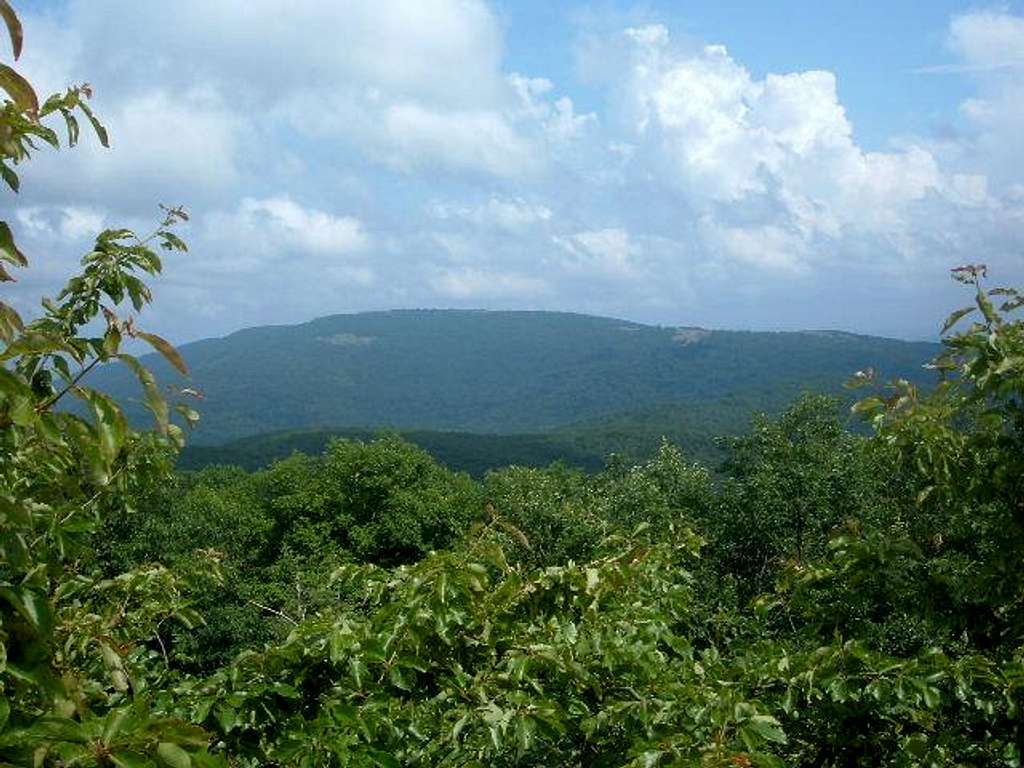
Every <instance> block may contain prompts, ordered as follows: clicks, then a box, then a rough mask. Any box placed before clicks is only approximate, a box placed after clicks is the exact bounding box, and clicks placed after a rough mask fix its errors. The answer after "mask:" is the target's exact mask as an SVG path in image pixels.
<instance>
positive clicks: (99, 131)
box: [78, 101, 110, 147]
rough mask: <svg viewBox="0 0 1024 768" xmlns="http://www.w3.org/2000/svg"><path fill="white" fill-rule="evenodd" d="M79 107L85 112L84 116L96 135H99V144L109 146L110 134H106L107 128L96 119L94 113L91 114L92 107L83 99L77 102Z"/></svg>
mask: <svg viewBox="0 0 1024 768" xmlns="http://www.w3.org/2000/svg"><path fill="white" fill-rule="evenodd" d="M78 106H79V108H81V110H82V111H83V112H84V113H85V116H86V117H87V118H89V122H90V123H92V129H93V130H94V131H96V136H97V137H99V140H100V144H102V145H103V146H104V147H109V146H110V136H109V135H108V134H107V129H106V128H104V127H103V124H102V123H101V122H100V121H99V120H97V119H96V115H94V114H93V112H92V109H90V108H89V105H88V104H86V103H85V102H84V101H81V102H79V103H78Z"/></svg>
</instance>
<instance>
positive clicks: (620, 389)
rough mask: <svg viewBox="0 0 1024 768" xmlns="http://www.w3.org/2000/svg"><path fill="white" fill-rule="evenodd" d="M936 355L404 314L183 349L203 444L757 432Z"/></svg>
mask: <svg viewBox="0 0 1024 768" xmlns="http://www.w3.org/2000/svg"><path fill="white" fill-rule="evenodd" d="M936 349H937V347H936V346H935V345H932V344H928V343H922V342H906V341H897V340H892V339H883V338H876V337H868V336H858V335H853V334H848V333H842V332H832V331H818V332H778V333H766V332H746V331H707V330H704V329H698V328H672V327H657V326H648V325H642V324H639V323H633V322H627V321H622V320H616V319H612V318H606V317H593V316H588V315H580V314H567V313H554V312H505V311H473V310H396V311H388V312H368V313H361V314H350V315H333V316H329V317H323V318H319V319H317V320H313V321H311V322H308V323H303V324H300V325H291V326H268V327H259V328H249V329H246V330H243V331H239V332H237V333H233V334H231V335H230V336H226V337H224V338H218V339H208V340H204V341H198V342H194V343H190V344H185V345H183V346H182V347H181V348H180V352H181V354H182V355H183V356H184V358H185V359H186V361H187V362H188V364H189V365H190V367H191V369H192V375H191V382H190V383H191V385H192V386H195V387H197V388H199V389H200V390H202V391H203V393H204V395H205V399H204V401H203V402H202V403H201V406H200V410H201V412H202V419H203V420H202V424H201V425H200V427H199V428H198V429H197V430H196V432H195V433H194V436H193V440H192V442H193V443H195V444H197V445H213V444H218V443H223V442H226V441H230V440H235V439H238V438H243V437H246V436H250V435H256V434H259V433H263V432H271V431H275V430H305V429H315V428H321V429H323V428H340V427H365V428H374V429H376V428H381V427H387V428H401V429H405V430H410V429H417V430H444V431H464V432H477V433H502V434H509V433H535V432H544V431H548V430H553V429H557V428H560V427H566V426H567V425H578V424H593V423H595V422H608V420H609V419H612V420H614V417H615V416H616V415H617V414H621V413H624V412H640V413H644V414H648V416H645V417H643V418H650V414H652V413H657V410H658V409H659V408H662V409H664V408H672V407H676V406H682V407H684V408H685V407H689V408H690V412H691V413H694V414H697V413H700V412H701V411H706V410H707V408H708V407H711V408H712V410H713V406H709V405H708V403H716V402H719V403H720V402H732V403H733V404H734V405H733V407H734V409H739V410H742V411H743V414H742V418H743V420H744V422H745V420H746V418H747V415H748V414H749V412H750V411H751V410H756V409H757V408H758V407H759V404H760V403H763V402H769V401H770V402H771V403H772V404H773V405H775V404H778V402H779V401H780V399H781V400H784V399H789V398H791V397H793V396H795V395H796V394H797V393H798V392H799V391H800V390H801V389H814V390H818V391H838V390H839V389H840V388H841V385H842V383H843V382H844V381H845V380H846V379H847V378H848V377H849V376H850V374H851V373H853V372H854V371H856V370H858V369H862V368H865V367H867V366H872V367H874V368H875V369H876V370H878V371H880V372H881V373H882V374H883V375H884V376H886V377H890V376H904V377H909V378H913V379H918V380H928V379H929V378H930V377H929V375H927V373H926V372H925V371H923V370H922V368H921V366H922V364H923V363H925V362H927V361H928V360H929V359H930V358H931V357H932V355H933V354H934V352H935V351H936ZM145 362H146V364H147V365H150V366H151V367H152V368H153V369H154V370H155V372H156V374H157V376H158V378H159V379H160V381H161V382H171V381H175V380H180V377H177V376H176V375H174V374H173V372H172V370H171V369H170V367H169V366H168V365H166V363H164V362H163V360H158V359H156V358H155V357H150V358H148V359H146V360H145ZM94 381H95V383H96V384H97V385H98V386H100V387H102V388H105V389H107V390H109V391H111V392H113V393H114V394H115V395H117V396H119V397H137V394H138V393H137V390H136V386H135V384H134V381H133V380H132V378H131V376H130V375H129V373H128V372H127V371H126V370H124V369H118V368H109V369H105V370H103V371H99V372H98V375H97V376H96V378H95V380H94ZM701 403H703V404H704V405H699V404H701ZM140 412H141V411H140ZM706 415H707V414H705V416H706ZM702 418H703V417H702ZM711 420H712V421H713V419H711ZM608 423H610V422H608Z"/></svg>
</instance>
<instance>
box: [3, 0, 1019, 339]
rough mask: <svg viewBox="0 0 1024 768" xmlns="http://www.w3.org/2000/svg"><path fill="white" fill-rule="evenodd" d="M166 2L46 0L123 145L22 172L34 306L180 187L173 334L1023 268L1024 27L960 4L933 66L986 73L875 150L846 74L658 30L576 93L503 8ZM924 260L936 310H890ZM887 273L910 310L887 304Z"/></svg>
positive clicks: (697, 309) (766, 310) (748, 311)
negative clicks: (759, 59)
mask: <svg viewBox="0 0 1024 768" xmlns="http://www.w3.org/2000/svg"><path fill="white" fill-rule="evenodd" d="M158 10H159V11H160V12H163V13H170V12H169V11H166V10H165V9H163V6H159V8H158V4H156V3H150V2H143V3H139V2H138V1H137V0H133V1H132V2H129V0H57V2H56V4H55V5H54V6H53V7H52V8H50V9H49V10H47V11H46V12H39V13H35V14H31V13H30V14H26V17H25V21H26V33H27V34H26V40H27V43H26V57H25V61H24V65H25V69H26V71H27V72H28V73H29V74H30V75H31V76H32V77H33V78H34V79H38V80H39V81H40V82H41V83H43V84H44V86H45V87H47V88H57V87H60V86H62V85H64V84H66V83H70V82H76V81H80V80H81V79H83V78H88V79H89V80H90V81H92V82H94V83H95V85H96V88H97V98H96V107H97V110H98V112H99V113H100V115H101V116H102V117H103V119H104V120H105V122H107V123H108V125H109V127H110V129H111V135H112V143H113V148H112V149H111V150H109V151H107V150H103V149H101V148H99V147H97V146H96V143H95V142H92V141H90V140H88V139H86V138H85V137H83V141H82V145H81V146H79V147H78V148H76V149H75V150H74V151H73V152H72V153H70V154H65V153H62V154H60V155H59V156H57V155H52V154H46V155H45V156H44V155H40V157H39V158H38V159H37V160H34V161H33V162H32V163H31V164H29V165H28V166H27V167H26V169H25V171H24V178H23V188H24V192H23V193H22V197H21V200H20V203H19V206H18V208H17V209H16V214H15V216H16V223H17V224H18V226H19V227H20V229H21V231H22V234H23V236H24V238H25V242H26V245H27V246H29V247H31V248H33V249H34V250H36V251H37V252H48V253H49V252H52V253H54V254H55V256H54V258H53V259H52V260H49V261H47V262H46V266H45V267H44V268H43V269H41V270H40V271H39V272H38V273H34V274H37V275H39V276H40V277H38V278H37V277H30V278H29V279H28V280H27V281H25V282H22V283H20V284H19V285H18V286H15V287H14V291H15V292H16V293H17V292H21V294H18V295H16V296H15V299H14V300H15V301H16V302H18V301H22V302H23V301H24V299H23V298H19V296H28V295H29V294H30V292H35V291H37V290H38V291H39V292H45V291H43V290H42V289H44V288H45V289H46V290H50V285H51V283H56V280H57V276H58V275H62V274H66V271H67V269H68V268H70V265H73V263H74V260H75V257H76V255H77V254H76V249H80V247H81V246H82V245H83V244H84V243H85V242H86V241H87V240H88V238H89V236H90V234H94V233H92V232H91V230H93V229H98V228H100V227H102V226H106V225H111V224H118V225H120V224H128V225H129V226H136V227H138V228H139V229H144V228H145V226H146V222H147V221H148V220H149V219H150V218H152V213H154V212H155V207H156V203H158V202H167V203H185V204H187V205H189V206H190V207H191V209H192V212H193V214H194V216H193V223H192V226H191V229H190V230H189V231H188V233H187V234H188V239H189V242H190V246H191V248H190V254H189V256H188V257H187V261H185V262H184V263H183V266H181V267H177V266H175V265H174V264H171V265H169V277H168V280H167V282H166V283H165V284H164V286H163V287H161V288H160V289H158V291H157V295H158V302H161V301H162V300H161V299H160V298H159V297H163V296H166V297H167V301H166V303H158V306H157V308H156V315H155V317H156V319H157V320H158V321H159V322H165V323H166V324H167V326H166V328H165V329H164V330H165V332H166V333H168V334H169V335H172V336H176V337H178V338H188V337H192V336H196V335H209V334H210V333H213V332H221V331H224V330H230V329H233V328H235V327H239V326H243V325H251V324H256V323H261V322H288V321H299V320H303V319H306V318H308V317H310V316H313V315H320V314H327V313H330V312H337V311H348V310H360V309H375V308H387V307H392V306H409V305H414V306H426V305H431V304H437V303H442V304H445V303H449V302H454V303H457V304H459V305H464V306H471V305H485V306H540V305H543V306H546V307H550V308H564V309H573V310H580V311H591V312H598V313H605V314H617V315H620V316H626V317H633V318H635V319H639V320H643V319H647V320H653V321H659V322H677V321H678V322H687V323H695V324H708V325H714V324H721V325H735V324H737V323H739V324H743V323H750V324H759V325H762V326H765V325H771V326H788V327H793V326H794V325H800V324H814V325H821V324H833V325H844V324H848V321H849V322H854V323H856V324H857V325H855V327H857V328H861V329H868V330H874V331H882V332H886V331H888V332H890V333H892V332H896V333H899V332H906V333H910V332H913V333H915V334H918V335H920V334H922V333H924V332H925V331H923V330H921V329H922V328H926V326H925V323H927V322H929V321H930V319H931V318H932V317H933V316H934V315H938V314H940V313H941V309H942V307H944V305H945V301H944V300H943V299H942V298H941V296H940V294H941V291H940V290H939V289H938V288H935V284H936V283H937V282H940V281H941V280H942V279H943V270H944V268H945V267H946V266H948V265H949V264H950V263H955V262H960V261H968V260H977V259H978V258H981V257H982V256H981V254H984V258H988V259H990V260H993V259H995V260H1001V263H1002V264H1003V265H1004V266H1005V268H1006V269H1008V270H1009V271H1010V273H1011V275H1010V276H1011V277H1013V276H1015V275H1020V276H1022V277H1024V264H1022V263H1021V258H1020V255H1019V254H1020V251H1021V248H1020V245H1021V243H1022V242H1024V191H1022V190H1024V158H1022V156H1021V153H1022V149H1021V146H1022V145H1021V142H1020V141H1019V137H1020V135H1021V133H1022V132H1024V106H1022V105H1024V68H1022V64H1021V60H1022V55H1024V19H1022V18H1021V17H1019V16H1014V15H1012V14H1009V13H1005V12H1000V11H987V12H978V13H969V14H962V15H959V16H956V17H954V18H952V19H951V20H950V24H949V28H948V30H947V35H948V40H947V46H946V50H947V52H948V54H949V55H950V56H951V57H953V61H952V62H951V63H949V64H945V65H942V66H941V67H938V68H932V69H933V70H935V71H939V70H941V71H942V72H946V73H947V76H954V77H966V78H967V79H968V82H969V84H970V88H971V95H970V97H969V98H967V99H965V100H964V101H963V103H962V104H961V105H960V108H959V111H958V114H957V115H955V116H950V118H951V119H953V120H954V122H955V124H956V125H955V128H956V130H955V131H954V132H953V133H952V134H951V135H948V136H945V137H944V138H943V139H942V140H941V141H940V140H938V139H936V138H935V137H934V136H931V135H929V132H928V130H927V128H928V126H926V125H923V126H922V128H921V131H920V134H921V135H919V136H909V135H905V136H901V137H900V138H899V140H898V141H897V140H893V141H891V142H889V143H887V144H885V143H883V144H880V145H874V146H871V147H870V148H869V147H865V146H863V145H862V144H861V143H859V141H858V137H857V134H856V133H855V131H854V128H853V121H852V119H851V117H850V115H849V114H848V112H847V109H846V107H845V106H844V104H843V102H842V101H841V99H840V93H841V89H840V87H839V83H838V82H837V74H836V73H834V72H831V71H827V70H824V69H808V70H806V71H796V72H784V71H769V72H767V73H762V72H761V71H758V72H756V73H755V71H754V70H752V69H751V68H750V67H749V66H748V65H747V63H745V62H744V61H742V60H740V59H739V58H738V57H737V56H735V55H733V54H732V53H730V50H729V48H727V47H726V45H723V44H722V42H723V41H719V40H710V41H695V40H693V39H690V38H683V37H682V36H680V35H679V34H678V33H676V32H675V31H674V30H669V28H668V27H666V26H664V25H661V24H646V25H638V26H636V25H635V26H627V25H619V26H618V27H617V28H616V29H615V30H614V32H611V33H609V34H608V35H604V36H591V37H589V38H588V41H587V56H588V57H589V59H588V60H589V61H590V64H589V66H590V68H591V69H592V70H593V71H594V72H598V71H599V76H598V77H596V78H594V79H591V80H589V81H588V82H586V83H582V82H580V81H579V80H577V81H576V82H573V81H572V80H569V81H566V82H558V83H556V82H555V81H554V80H553V79H552V78H551V72H545V71H533V72H523V71H521V68H522V58H521V57H517V58H516V68H515V69H513V68H512V67H511V66H509V64H508V62H509V61H510V60H511V57H508V56H506V52H505V40H504V32H503V25H505V24H507V23H508V21H507V14H502V15H501V16H499V14H498V13H496V11H495V9H494V7H492V4H491V3H489V2H487V1H486V0H393V1H392V2H388V3H378V2H372V1H371V0H352V2H347V3H343V4H330V3H323V2H319V1H318V0H293V2H290V3H289V4H288V7H287V9H286V10H285V11H282V10H281V6H280V4H279V3H274V2H271V0H223V2H217V3H209V2H206V1H205V0H182V1H181V2H179V3H176V4H175V6H174V10H173V19H171V17H170V16H168V17H167V19H166V20H165V23H156V24H154V18H158V17H157V16H156V15H155V14H156V12H157V11H158ZM99 39H103V40H116V41H117V44H116V45H108V46H102V47H97V46H96V45H94V44H93V41H95V40H99ZM724 42H725V43H728V42H729V41H728V40H726V41H724ZM565 45H566V47H569V46H570V45H571V43H570V40H569V39H568V38H567V39H566V42H565ZM540 61H543V59H540ZM769 70H770V67H769ZM951 73H955V74H951ZM580 105H586V106H585V107H581V106H580ZM1014 270H1016V271H1014ZM30 271H31V270H30ZM923 274H928V275H934V277H935V282H933V283H930V284H929V288H928V290H927V292H926V295H925V297H924V298H923V299H922V300H921V301H920V302H919V304H918V305H915V306H916V309H914V310H913V311H914V312H915V313H916V314H915V319H914V320H913V321H912V323H911V324H910V325H907V324H904V325H899V326H892V325H891V324H892V323H896V322H903V321H902V320H900V319H899V318H900V317H901V314H900V313H901V312H903V311H904V310H902V309H901V307H903V306H904V304H903V303H901V302H902V299H903V298H905V296H906V295H910V294H911V293H912V288H914V286H915V281H916V280H918V279H919V276H920V275H923ZM879 276H883V277H884V281H885V290H886V291H888V293H887V294H886V295H888V296H895V295H896V294H897V293H898V294H899V295H900V297H901V301H896V300H895V299H893V300H892V302H891V309H890V310H887V311H882V310H881V309H878V308H877V307H880V306H882V303H881V302H880V301H876V300H875V298H874V296H873V293H872V292H873V291H878V290H879V288H878V286H879V279H878V278H879ZM47 281H50V282H47ZM815 293H817V294H820V295H822V296H828V297H830V299H829V300H827V301H825V300H823V301H824V306H823V305H822V302H808V301H805V300H804V297H805V296H807V295H813V294H815ZM33 295H37V294H33ZM752 296H757V297H759V298H758V301H757V302H753V301H749V298H750V297H752ZM736 297H742V301H741V303H742V311H737V310H736V308H735V307H736V301H735V300H736ZM854 297H860V298H861V299H862V300H864V299H865V297H867V298H868V300H870V301H871V302H874V304H873V305H872V306H875V307H876V309H875V310H873V311H872V313H871V317H870V318H868V319H867V320H864V319H861V318H858V317H856V316H854V315H852V314H850V313H847V314H843V313H842V312H841V311H839V309H838V308H839V307H841V306H842V305H843V304H844V303H856V302H855V301H853V299H854ZM182 304H184V305H187V306H192V305H193V304H194V305H195V306H196V307H197V309H196V310H195V311H194V312H188V313H181V312H180V309H179V310H178V311H177V312H176V311H175V308H180V307H181V306H182ZM932 304H936V305H937V306H938V307H939V309H937V310H934V311H933V310H931V309H925V308H924V307H925V305H928V307H931V305H932ZM19 306H21V304H19ZM815 313H818V314H815ZM819 315H820V317H819ZM804 318H810V320H808V321H806V322H805V321H804ZM917 318H924V319H917ZM910 328H913V330H912V331H910V330H907V329H910ZM927 328H929V329H930V328H931V326H930V325H929V326H927Z"/></svg>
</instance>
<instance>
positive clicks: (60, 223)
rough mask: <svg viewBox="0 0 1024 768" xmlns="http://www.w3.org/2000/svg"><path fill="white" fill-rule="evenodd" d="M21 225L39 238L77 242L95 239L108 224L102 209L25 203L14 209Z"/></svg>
mask: <svg viewBox="0 0 1024 768" xmlns="http://www.w3.org/2000/svg"><path fill="white" fill-rule="evenodd" d="M15 218H16V219H17V222H18V225H19V226H21V227H23V228H24V229H25V230H27V231H28V233H29V234H31V235H32V236H36V237H47V238H60V239H63V240H69V241H73V242H78V241H82V240H92V239H94V238H95V237H96V236H97V235H98V234H99V233H100V232H101V231H102V230H103V229H104V228H105V227H104V223H105V221H106V218H107V216H106V214H105V213H104V212H103V211H99V210H95V209H92V208H86V207H81V206H74V205H67V206H54V207H48V208H47V207H41V206H24V207H21V208H18V209H17V211H16V212H15Z"/></svg>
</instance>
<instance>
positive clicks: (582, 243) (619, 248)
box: [554, 227, 642, 280]
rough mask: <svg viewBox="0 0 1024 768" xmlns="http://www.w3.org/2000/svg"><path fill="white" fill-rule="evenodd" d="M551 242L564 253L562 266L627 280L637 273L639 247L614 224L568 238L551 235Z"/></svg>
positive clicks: (638, 267) (638, 269)
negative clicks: (552, 236) (613, 225)
mask: <svg viewBox="0 0 1024 768" xmlns="http://www.w3.org/2000/svg"><path fill="white" fill-rule="evenodd" d="M554 242H555V243H556V244H557V245H559V246H560V247H561V248H562V249H563V250H564V251H565V253H566V258H564V259H562V261H561V263H562V266H563V267H565V268H566V269H568V270H570V271H575V272H583V273H586V274H589V275H600V276H602V277H608V278H613V279H623V280H631V279H634V278H636V277H637V276H638V273H639V271H640V265H639V263H638V261H637V257H638V256H640V255H641V252H642V249H641V248H640V246H639V245H638V244H637V243H635V242H634V241H633V239H632V238H631V237H630V235H629V233H628V232H627V231H626V230H624V229H620V228H617V227H609V228H606V229H598V230H592V231H587V232H577V233H575V234H573V235H570V236H568V237H557V236H556V237H555V238H554Z"/></svg>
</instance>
